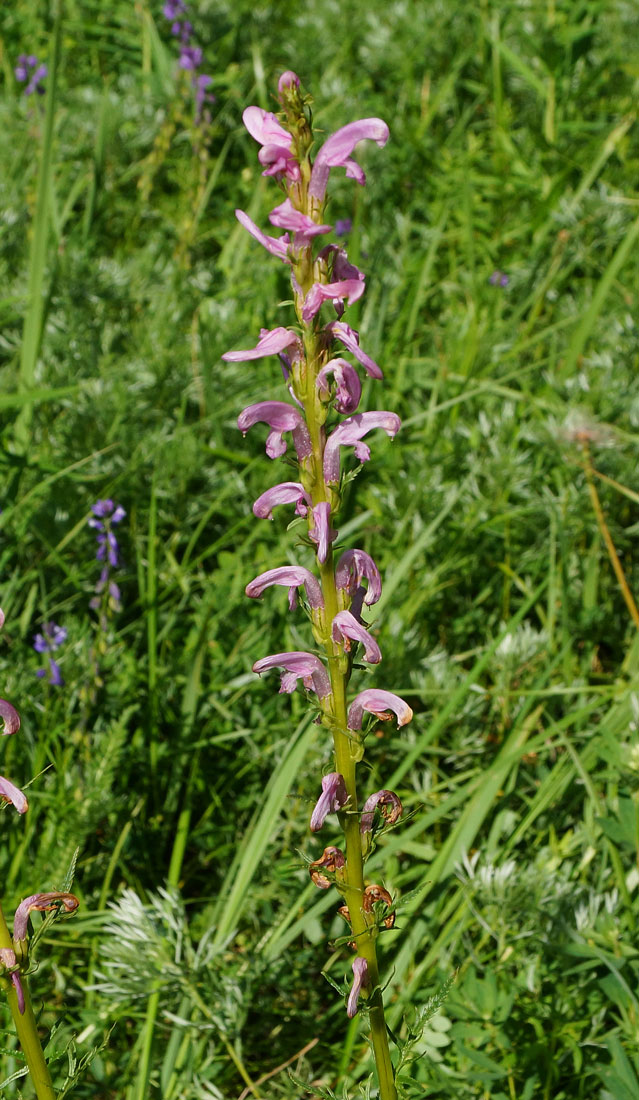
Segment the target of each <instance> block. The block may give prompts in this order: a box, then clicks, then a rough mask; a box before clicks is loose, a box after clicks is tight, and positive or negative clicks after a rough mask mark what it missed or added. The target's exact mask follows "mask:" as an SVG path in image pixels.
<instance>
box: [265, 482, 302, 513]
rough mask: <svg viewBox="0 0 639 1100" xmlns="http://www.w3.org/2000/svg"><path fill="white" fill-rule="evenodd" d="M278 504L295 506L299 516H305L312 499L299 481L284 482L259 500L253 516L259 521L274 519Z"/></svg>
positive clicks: (269, 490) (267, 491)
mask: <svg viewBox="0 0 639 1100" xmlns="http://www.w3.org/2000/svg"><path fill="white" fill-rule="evenodd" d="M278 504H295V511H296V512H297V514H298V516H305V515H306V513H307V511H308V509H309V508H310V507H311V498H310V497H309V495H308V493H307V492H306V489H305V488H304V486H303V485H300V483H299V481H282V482H281V484H280V485H274V486H273V488H272V489H267V490H266V492H265V493H262V495H261V496H259V497H258V498H257V500H256V501H255V504H254V505H253V514H254V515H256V516H257V518H258V519H273V508H276V507H277V505H278Z"/></svg>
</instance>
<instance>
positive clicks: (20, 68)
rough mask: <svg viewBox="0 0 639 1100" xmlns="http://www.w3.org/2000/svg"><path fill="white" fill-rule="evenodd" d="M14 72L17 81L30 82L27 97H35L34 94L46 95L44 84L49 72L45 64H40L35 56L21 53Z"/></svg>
mask: <svg viewBox="0 0 639 1100" xmlns="http://www.w3.org/2000/svg"><path fill="white" fill-rule="evenodd" d="M14 72H15V75H16V80H19V81H20V82H21V83H24V82H25V81H28V83H27V86H26V88H25V89H24V94H25V95H27V96H28V95H33V93H34V92H36V93H37V94H38V95H44V87H43V82H44V79H45V77H46V76H47V75H48V72H49V70H48V69H47V66H46V65H45V64H39V63H38V59H37V57H36V56H35V55H34V54H24V53H21V54H20V56H19V58H18V64H17V65H16V67H15V69H14Z"/></svg>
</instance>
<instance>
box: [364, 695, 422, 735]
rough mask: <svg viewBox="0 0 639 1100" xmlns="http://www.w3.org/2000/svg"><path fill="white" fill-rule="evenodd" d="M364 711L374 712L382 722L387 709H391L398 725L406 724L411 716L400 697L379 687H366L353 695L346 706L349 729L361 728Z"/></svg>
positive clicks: (386, 716) (387, 712) (387, 717)
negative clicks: (348, 705)
mask: <svg viewBox="0 0 639 1100" xmlns="http://www.w3.org/2000/svg"><path fill="white" fill-rule="evenodd" d="M364 711H368V713H369V714H374V715H375V717H376V718H379V719H380V720H381V721H382V722H386V721H388V719H389V718H390V713H389V711H392V712H393V713H394V714H395V716H396V718H397V725H398V726H406V725H408V723H409V722H410V720H411V718H412V717H413V712H412V710H411V708H410V707H409V705H408V703H406V702H405V701H404V699H400V697H399V695H394V694H393V692H392V691H382V690H381V688H367V689H366V690H365V691H360V693H359V695H356V696H355V698H354V699H353V702H352V703H351V705H350V707H349V708H348V728H349V730H361V728H362V719H363V717H364Z"/></svg>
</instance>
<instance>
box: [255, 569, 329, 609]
mask: <svg viewBox="0 0 639 1100" xmlns="http://www.w3.org/2000/svg"><path fill="white" fill-rule="evenodd" d="M273 584H282V585H286V586H287V587H288V588H289V589H290V590H292V593H293V594H294V593H295V590H296V589H297V588H299V587H300V586H301V585H304V590H305V592H306V598H307V600H308V603H309V606H310V607H312V608H314V609H315V608H317V607H323V606H324V597H323V596H322V589H321V587H320V583H319V581H318V580H317V577H314V576H313V574H312V573H311V572H309V570H308V569H304V568H303V567H302V566H301V565H281V566H280V567H279V568H278V569H267V571H266V573H260V575H259V577H255V579H254V580H252V581H251V583H250V584H247V586H246V589H245V592H246V595H247V596H250V597H251V599H256V598H257V597H258V596H261V595H262V593H263V592H264V590H265V589H266V588H270V587H271V585H273Z"/></svg>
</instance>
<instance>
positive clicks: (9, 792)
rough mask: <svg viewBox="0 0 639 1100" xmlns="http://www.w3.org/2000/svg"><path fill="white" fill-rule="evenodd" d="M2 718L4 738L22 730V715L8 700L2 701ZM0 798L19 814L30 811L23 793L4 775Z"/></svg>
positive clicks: (0, 711)
mask: <svg viewBox="0 0 639 1100" xmlns="http://www.w3.org/2000/svg"><path fill="white" fill-rule="evenodd" d="M0 718H2V731H1V733H2V736H3V737H4V736H9V735H10V734H12V733H17V732H18V730H19V729H20V715H19V714H18V712H17V710H16V708H15V707H13V706H12V705H11V703H8V702H7V700H6V699H0ZM0 798H3V799H4V800H5V802H10V803H11V804H12V805H13V806H15V808H16V810H17V811H18V813H19V814H24V813H26V812H27V810H28V809H29V803H28V802H27V800H26V798H25V796H24V794H23V793H22V791H21V790H19V789H18V788H17V787H16V786H14V784H13V783H11V782H10V781H9V780H8V779H5V778H4V776H2V775H0Z"/></svg>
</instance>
